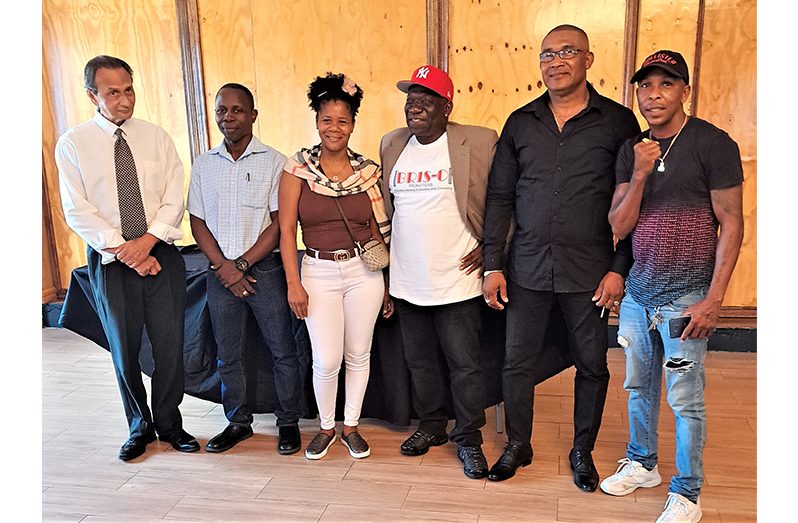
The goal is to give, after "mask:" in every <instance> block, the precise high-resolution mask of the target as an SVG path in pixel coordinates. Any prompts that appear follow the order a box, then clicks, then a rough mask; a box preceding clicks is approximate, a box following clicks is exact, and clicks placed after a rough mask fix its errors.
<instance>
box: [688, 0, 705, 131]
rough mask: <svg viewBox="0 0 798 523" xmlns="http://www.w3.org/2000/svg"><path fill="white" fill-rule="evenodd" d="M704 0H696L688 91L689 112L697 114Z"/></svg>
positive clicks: (702, 42) (702, 45) (702, 44)
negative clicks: (696, 8) (691, 80)
mask: <svg viewBox="0 0 798 523" xmlns="http://www.w3.org/2000/svg"><path fill="white" fill-rule="evenodd" d="M705 12H706V9H705V0H698V20H697V24H696V35H695V57H694V58H693V77H694V78H693V82H692V89H691V91H690V114H691V115H693V116H698V80H699V78H700V76H701V49H703V47H704V16H705Z"/></svg>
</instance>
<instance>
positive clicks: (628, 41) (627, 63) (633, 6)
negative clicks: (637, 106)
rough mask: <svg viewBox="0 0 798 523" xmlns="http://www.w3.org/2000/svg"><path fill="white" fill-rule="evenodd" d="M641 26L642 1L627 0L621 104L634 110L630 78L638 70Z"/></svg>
mask: <svg viewBox="0 0 798 523" xmlns="http://www.w3.org/2000/svg"><path fill="white" fill-rule="evenodd" d="M639 26H640V0H626V16H625V18H624V31H623V38H624V42H623V72H622V74H623V76H622V78H623V80H624V81H623V82H622V85H623V88H622V90H621V92H622V94H621V100H622V101H621V103H623V105H625V106H626V107H629V108H630V109H631V108H632V105H633V104H634V92H635V90H634V88H633V87H632V84H630V83H629V80H628V79H630V78H632V75H633V74H634V73H635V70H636V69H637V36H638V28H639Z"/></svg>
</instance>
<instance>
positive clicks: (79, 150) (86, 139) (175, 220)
mask: <svg viewBox="0 0 798 523" xmlns="http://www.w3.org/2000/svg"><path fill="white" fill-rule="evenodd" d="M118 128H121V129H122V131H123V132H124V136H125V140H126V141H127V143H128V145H129V146H130V150H131V152H132V153H133V159H134V160H135V162H136V174H137V175H138V179H139V187H140V189H141V197H142V200H143V203H144V212H145V213H146V215H147V232H148V233H150V234H152V235H153V236H155V237H156V238H159V239H161V240H163V241H165V242H167V243H173V242H174V241H175V240H179V239H180V238H182V237H183V232H182V231H181V230H180V229H179V227H180V222H181V221H182V219H183V210H184V209H185V207H184V204H183V178H184V173H183V164H182V162H181V161H180V158H179V157H178V155H177V150H176V149H175V144H174V142H173V141H172V138H171V137H170V136H169V135H168V134H167V133H166V131H164V130H163V129H162V128H160V127H158V126H157V125H155V124H152V123H149V122H145V121H144V120H138V119H136V118H131V119H130V120H126V121H125V122H123V123H122V125H121V126H119V127H117V125H116V124H114V123H113V122H110V121H108V120H107V119H106V118H105V117H103V116H102V115H101V114H100V113H99V112H97V114H96V115H95V116H94V118H93V119H91V120H89V121H87V122H84V123H82V124H80V125H77V126H75V127H73V128H71V129H69V130H68V131H66V132H65V133H64V134H62V135H61V137H60V138H59V139H58V142H57V143H56V146H55V163H56V165H57V166H58V180H59V185H60V188H61V204H62V206H63V208H64V217H65V218H66V222H67V225H69V227H70V228H71V229H72V230H73V231H75V232H76V233H77V234H78V236H80V237H81V238H82V239H83V240H84V241H85V242H86V243H87V244H89V246H90V247H91V248H92V249H94V250H96V251H97V252H99V253H100V254H101V255H102V262H103V263H111V262H112V261H114V255H113V254H110V253H107V252H105V251H104V249H108V248H112V247H118V246H119V245H122V244H123V243H124V242H125V239H124V238H123V237H122V228H121V223H120V220H119V197H118V195H117V189H116V167H115V164H114V142H115V141H116V137H115V136H114V133H115V132H116V130H117V129H118Z"/></svg>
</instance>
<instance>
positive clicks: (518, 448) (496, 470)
mask: <svg viewBox="0 0 798 523" xmlns="http://www.w3.org/2000/svg"><path fill="white" fill-rule="evenodd" d="M530 463H532V446H531V445H530V444H529V443H527V444H523V443H512V442H511V443H507V446H506V447H504V452H502V455H501V457H500V458H499V461H497V462H496V463H495V464H494V465H493V466H492V467H491V468H490V471H489V472H488V479H489V480H490V481H504V480H505V479H510V478H511V477H513V476H515V471H516V470H517V469H518V467H526V466H527V465H529V464H530Z"/></svg>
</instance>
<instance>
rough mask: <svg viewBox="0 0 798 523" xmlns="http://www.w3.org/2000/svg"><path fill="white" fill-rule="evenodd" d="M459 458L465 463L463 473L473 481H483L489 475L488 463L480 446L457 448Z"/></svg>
mask: <svg viewBox="0 0 798 523" xmlns="http://www.w3.org/2000/svg"><path fill="white" fill-rule="evenodd" d="M457 457H458V458H460V461H462V462H463V472H465V475H466V476H468V477H469V478H471V479H482V478H484V477H485V476H487V475H488V461H487V460H486V459H485V454H483V453H482V447H480V446H479V445H468V446H466V445H464V446H462V447H457Z"/></svg>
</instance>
